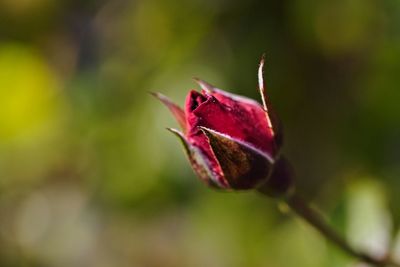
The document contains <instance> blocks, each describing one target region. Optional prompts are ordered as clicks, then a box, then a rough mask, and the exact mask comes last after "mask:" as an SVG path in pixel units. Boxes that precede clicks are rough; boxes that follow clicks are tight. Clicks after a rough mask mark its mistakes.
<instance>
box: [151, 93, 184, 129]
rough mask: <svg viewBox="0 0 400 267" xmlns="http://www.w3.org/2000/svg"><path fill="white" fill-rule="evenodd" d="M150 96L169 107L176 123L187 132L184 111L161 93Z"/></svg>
mask: <svg viewBox="0 0 400 267" xmlns="http://www.w3.org/2000/svg"><path fill="white" fill-rule="evenodd" d="M150 94H151V95H152V96H154V97H155V98H157V99H158V100H160V101H161V102H162V103H163V104H164V105H165V106H167V108H168V109H169V110H170V111H171V113H172V115H173V116H174V117H175V119H176V121H177V122H178V123H179V126H180V127H181V128H182V130H184V131H186V116H185V112H184V111H183V109H182V108H181V107H179V106H178V105H177V104H175V103H174V102H172V100H171V99H169V98H168V97H167V96H165V95H163V94H161V93H156V92H150Z"/></svg>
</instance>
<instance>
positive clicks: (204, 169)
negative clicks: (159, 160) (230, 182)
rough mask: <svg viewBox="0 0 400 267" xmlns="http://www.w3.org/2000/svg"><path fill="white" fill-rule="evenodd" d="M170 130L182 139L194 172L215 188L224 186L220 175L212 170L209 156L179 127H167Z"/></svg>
mask: <svg viewBox="0 0 400 267" xmlns="http://www.w3.org/2000/svg"><path fill="white" fill-rule="evenodd" d="M167 130H168V131H170V132H171V133H173V134H174V135H175V136H177V137H178V138H179V140H180V141H181V143H182V145H183V147H184V150H185V152H186V155H187V157H188V158H189V161H190V164H191V166H192V168H193V170H194V172H195V173H196V174H197V175H198V176H199V177H200V179H201V180H202V181H203V182H204V183H206V184H207V185H208V186H211V187H214V188H221V187H223V186H222V185H221V184H220V183H219V182H218V181H219V179H218V175H217V174H216V173H215V172H214V171H213V170H212V168H211V167H210V164H209V163H208V162H207V158H206V157H205V156H204V154H203V153H202V152H201V151H200V149H198V148H197V147H195V146H193V145H191V144H190V143H189V142H188V141H187V139H186V138H185V136H184V135H183V134H182V133H181V132H180V131H178V130H177V129H173V128H167Z"/></svg>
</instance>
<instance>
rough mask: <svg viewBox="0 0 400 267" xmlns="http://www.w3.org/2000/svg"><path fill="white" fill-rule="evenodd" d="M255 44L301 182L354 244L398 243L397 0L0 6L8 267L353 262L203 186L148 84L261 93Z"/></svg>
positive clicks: (3, 229) (296, 228)
mask: <svg viewBox="0 0 400 267" xmlns="http://www.w3.org/2000/svg"><path fill="white" fill-rule="evenodd" d="M263 52H266V53H267V64H266V70H265V76H266V80H267V85H268V89H267V90H268V93H269V95H270V98H271V101H272V102H273V104H274V107H275V109H276V110H277V112H278V114H279V115H280V118H281V120H282V121H283V124H284V128H285V147H284V153H285V154H286V155H287V156H288V158H290V159H291V161H292V162H293V164H294V166H295V168H296V171H297V175H298V177H297V185H298V190H299V191H300V192H301V193H302V194H303V195H304V196H305V197H306V198H307V199H309V200H311V201H313V202H314V203H315V204H316V206H318V207H319V208H320V209H321V210H323V211H324V212H325V213H326V215H327V217H328V218H329V219H330V220H331V221H332V223H333V224H334V226H335V227H336V228H337V229H338V230H339V231H340V232H341V233H343V235H345V236H346V237H347V238H348V239H349V240H350V241H351V242H352V244H354V245H355V246H356V247H359V248H363V249H365V250H367V251H370V252H371V253H373V254H374V255H382V254H383V253H384V252H385V250H387V249H388V247H393V248H394V250H396V248H400V242H399V241H398V240H397V239H396V235H397V232H398V225H399V222H400V210H399V208H398V204H399V203H400V165H399V160H400V104H399V102H400V87H399V85H400V2H399V1H397V0H382V1H377V0H362V1H361V0H339V1H334V0H329V1H328V0H327V1H317V0H293V1H255V0H248V1H227V0H187V1H184V0H168V1H162V0H142V1H111V0H103V1H89V0H87V1H78V0H76V1H72V0H0V266H2V267H3V266H4V267H14V266H15V267H16V266H38V267H39V266H44V267H46V266H54V267H58V266H60V267H64V266H85V267H86V266H89V267H90V266H96V267H108V266H110V267H111V266H112V267H114V266H118V267H125V266H130V267H156V266H162V267H169V266H171V267H172V266H173V267H180V266H182V267H187V266H194V267H196V266H198V267H204V266H207V267H214V266H215V267H225V266H226V267H241V266H247V267H252V266H257V267H290V266H296V267H299V266H300V267H301V266H307V267H314V266H315V267H317V266H359V265H357V263H356V262H354V260H352V259H350V258H348V257H347V256H345V255H343V254H342V253H341V252H340V251H338V250H337V249H336V248H334V247H332V246H331V245H330V244H327V243H326V242H325V240H324V239H323V238H322V237H320V236H319V235H318V234H317V233H316V232H314V230H313V229H311V228H309V227H308V226H307V225H306V224H304V223H303V222H301V221H300V220H298V219H295V218H294V217H293V216H291V215H290V213H287V212H285V211H286V208H285V206H283V205H280V206H279V205H277V203H276V202H275V201H273V200H270V199H265V198H263V197H262V196H259V195H257V194H256V193H252V192H248V193H218V192H215V191H213V190H210V189H208V188H206V187H205V186H204V185H203V184H201V182H199V181H198V179H197V178H196V177H195V175H194V174H193V172H192V171H191V169H190V166H189V164H188V162H187V160H186V158H185V156H184V154H183V153H182V148H181V146H180V144H179V142H178V141H177V140H175V138H174V137H173V136H172V135H171V134H169V133H168V132H167V131H165V129H164V128H165V127H167V126H173V127H176V123H175V121H174V120H173V118H172V117H171V116H170V114H168V112H167V110H166V109H165V107H163V106H162V105H161V104H160V103H159V102H157V101H156V100H154V99H153V98H151V97H150V96H149V95H148V93H147V92H148V91H160V92H162V93H164V94H166V95H169V96H170V97H171V98H173V99H174V100H176V101H177V102H178V103H183V101H184V98H185V94H186V92H187V91H188V89H193V88H196V86H195V84H194V82H193V81H192V80H191V77H193V76H197V77H200V78H202V79H204V80H206V81H208V82H210V83H212V84H214V85H216V86H218V87H219V88H222V89H225V90H228V91H232V92H235V93H239V94H243V95H246V96H249V97H253V98H256V99H258V97H259V96H258V93H257V90H256V88H257V77H256V73H257V65H258V61H259V59H260V56H261V54H262V53H263ZM281 211H283V213H282V212H281ZM391 236H393V237H394V238H391ZM397 250H399V249H397ZM397 254H399V253H398V252H397Z"/></svg>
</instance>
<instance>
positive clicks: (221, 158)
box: [200, 127, 274, 190]
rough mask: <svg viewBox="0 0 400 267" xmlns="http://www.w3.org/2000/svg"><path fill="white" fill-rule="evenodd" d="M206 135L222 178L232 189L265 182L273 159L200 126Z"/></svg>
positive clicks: (255, 185)
mask: <svg viewBox="0 0 400 267" xmlns="http://www.w3.org/2000/svg"><path fill="white" fill-rule="evenodd" d="M200 129H201V130H202V131H203V133H204V134H205V135H206V136H207V138H208V140H209V143H210V146H211V148H212V150H213V152H214V154H215V157H216V158H217V160H218V162H219V164H220V166H221V169H222V172H223V174H224V178H225V180H226V181H227V183H228V185H229V187H230V188H232V189H237V190H240V189H251V188H255V187H257V186H259V185H260V184H262V183H265V182H266V181H267V180H268V178H269V175H270V172H271V169H272V166H273V164H274V159H273V158H272V157H271V156H270V155H268V154H266V153H264V152H262V151H261V150H259V149H257V148H255V147H253V146H251V145H250V144H247V143H245V142H242V141H240V140H237V139H235V138H232V137H230V136H227V135H225V134H222V133H219V132H216V131H214V130H211V129H208V128H206V127H200Z"/></svg>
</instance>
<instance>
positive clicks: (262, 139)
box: [153, 59, 287, 192]
mask: <svg viewBox="0 0 400 267" xmlns="http://www.w3.org/2000/svg"><path fill="white" fill-rule="evenodd" d="M263 64H264V60H263V59H262V61H261V63H260V68H259V89H260V93H261V98H262V103H263V104H262V105H261V104H259V103H258V102H256V101H254V100H252V99H249V98H246V97H243V96H239V95H235V94H231V93H228V92H225V91H223V90H220V89H217V88H215V87H214V86H212V85H211V84H209V83H207V82H205V81H202V80H200V79H197V78H195V81H196V82H197V83H198V84H199V85H200V87H201V88H202V91H201V92H197V91H195V90H191V91H190V92H189V94H188V95H187V97H186V103H185V108H184V109H182V108H180V107H179V106H178V105H176V104H174V103H173V102H172V101H171V100H169V99H168V98H167V97H166V96H164V95H161V94H159V93H155V94H153V95H154V96H156V97H157V98H158V99H159V100H161V101H162V102H163V103H164V104H165V105H166V106H167V107H168V108H169V110H170V111H171V113H172V115H173V116H174V117H175V118H176V120H177V121H178V123H179V125H180V126H181V129H182V131H179V130H176V129H169V130H170V131H171V132H173V133H174V134H175V135H176V136H177V137H179V139H180V140H181V142H182V143H183V145H184V148H185V151H186V153H187V155H188V158H189V161H190V163H191V165H192V168H193V169H194V171H195V172H196V173H197V175H198V176H199V177H200V178H201V180H202V181H204V182H205V183H206V184H208V185H210V186H213V187H216V188H221V189H233V190H244V189H253V188H257V187H260V186H261V185H263V186H262V188H264V189H263V190H266V189H265V187H266V186H264V185H267V184H268V180H269V177H270V175H271V173H272V172H273V169H274V166H275V164H276V162H277V159H278V158H279V151H280V148H281V145H282V132H281V129H280V124H279V121H278V120H277V117H276V116H275V114H274V113H273V111H272V110H271V108H270V105H269V104H268V99H267V97H266V95H265V92H264V82H263V78H262V68H263ZM279 166H280V165H279ZM274 172H277V171H274ZM282 181H283V180H282ZM270 184H271V186H275V185H276V186H278V187H279V186H282V185H280V183H279V182H277V181H271V183H270ZM286 187H287V186H284V187H282V188H279V189H278V190H277V192H278V191H279V192H280V191H282V190H284V188H286Z"/></svg>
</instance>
